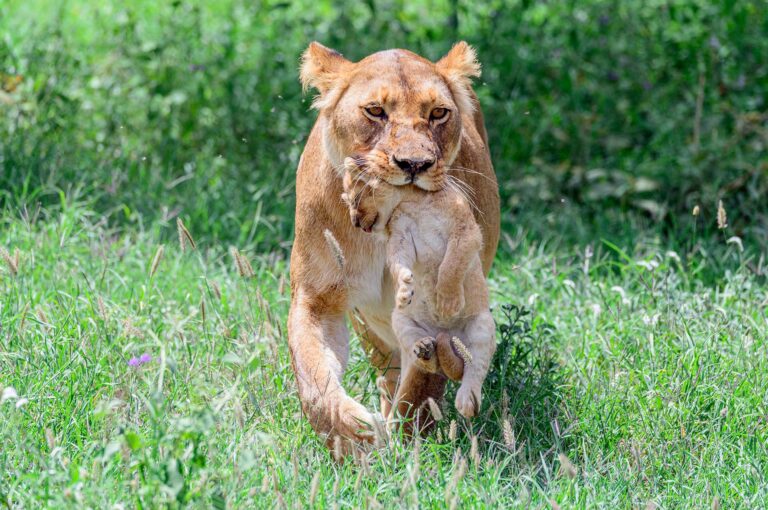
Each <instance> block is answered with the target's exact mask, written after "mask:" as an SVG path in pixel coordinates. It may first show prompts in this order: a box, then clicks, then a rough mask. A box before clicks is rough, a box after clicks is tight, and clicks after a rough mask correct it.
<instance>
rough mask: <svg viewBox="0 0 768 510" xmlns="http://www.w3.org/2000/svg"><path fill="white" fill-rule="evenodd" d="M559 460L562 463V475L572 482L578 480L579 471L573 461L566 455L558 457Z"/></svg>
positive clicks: (562, 454)
mask: <svg viewBox="0 0 768 510" xmlns="http://www.w3.org/2000/svg"><path fill="white" fill-rule="evenodd" d="M557 458H558V460H559V461H560V473H561V474H562V475H564V476H565V477H567V478H570V479H571V480H573V479H574V478H576V475H577V474H578V471H577V470H576V466H574V465H573V462H571V459H569V458H568V457H567V456H566V455H565V454H564V453H561V454H560V455H558V456H557Z"/></svg>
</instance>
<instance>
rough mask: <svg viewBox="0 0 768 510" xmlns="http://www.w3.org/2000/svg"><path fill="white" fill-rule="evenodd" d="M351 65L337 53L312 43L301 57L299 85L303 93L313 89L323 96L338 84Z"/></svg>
mask: <svg viewBox="0 0 768 510" xmlns="http://www.w3.org/2000/svg"><path fill="white" fill-rule="evenodd" d="M351 65H352V62H350V61H349V60H347V59H345V58H344V57H342V56H341V53H339V52H338V51H336V50H332V49H331V48H326V47H325V46H323V45H322V44H320V43H319V42H313V43H311V44H310V45H309V47H308V48H307V49H306V50H305V51H304V53H303V54H302V56H301V74H300V76H301V85H302V87H303V88H304V91H305V92H306V91H307V89H309V88H315V89H317V91H318V92H320V95H321V96H324V95H326V94H327V93H328V92H329V91H330V90H332V89H333V88H334V87H335V86H336V85H337V84H338V83H339V82H340V80H341V77H342V75H343V74H344V72H345V71H346V70H348V69H349V67H350V66H351Z"/></svg>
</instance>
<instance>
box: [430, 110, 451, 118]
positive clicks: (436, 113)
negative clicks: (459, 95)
mask: <svg viewBox="0 0 768 510" xmlns="http://www.w3.org/2000/svg"><path fill="white" fill-rule="evenodd" d="M446 115H448V109H447V108H435V109H434V110H432V113H431V114H430V116H429V117H430V119H432V120H440V119H442V118H444V117H445V116H446Z"/></svg>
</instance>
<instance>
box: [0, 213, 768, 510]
mask: <svg viewBox="0 0 768 510" xmlns="http://www.w3.org/2000/svg"><path fill="white" fill-rule="evenodd" d="M193 234H194V233H193ZM724 234H727V233H724ZM173 235H174V231H173V228H172V227H171V226H169V225H165V224H161V223H157V224H151V225H147V226H145V229H144V230H141V229H132V230H127V231H124V230H115V229H113V228H111V227H110V226H109V222H108V221H102V217H101V216H100V215H96V214H94V213H92V212H90V211H89V210H88V209H87V208H86V207H84V206H83V205H78V204H74V205H73V204H69V205H63V206H61V207H58V208H56V209H52V210H50V211H43V214H41V215H40V217H39V218H35V215H30V214H28V215H25V216H24V217H23V218H19V217H18V216H15V217H12V216H11V215H10V214H5V215H4V216H3V220H2V229H1V230H0V245H1V246H4V247H6V248H7V249H8V250H9V251H10V252H11V253H13V251H14V250H15V249H18V250H19V252H20V260H19V264H18V266H19V267H18V274H16V275H14V274H12V272H11V270H10V268H9V267H8V266H7V265H4V267H3V269H2V271H1V272H0V304H1V305H0V387H3V388H7V387H12V388H14V389H15V391H16V393H17V394H18V397H19V398H20V399H25V400H24V401H20V400H17V399H8V400H7V401H6V402H4V403H3V404H2V405H0V445H2V447H0V502H2V504H4V505H5V506H6V507H10V508H17V507H20V508H36V507H42V506H49V507H82V506H86V507H88V506H90V507H95V508H109V507H112V506H113V505H117V504H122V505H123V506H124V507H125V508H133V507H141V508H156V507H159V506H168V507H176V506H186V505H189V506H193V507H199V508H211V507H214V508H225V507H226V508H241V507H263V508H266V507H273V506H274V505H276V504H278V503H280V502H284V503H285V505H286V506H287V507H294V506H296V507H304V506H306V505H307V504H308V501H309V497H310V493H311V491H312V489H311V487H312V485H313V480H314V481H315V483H316V484H318V489H317V491H316V498H315V500H314V505H315V506H316V507H317V508H328V507H331V506H337V507H338V508H361V507H362V508H373V507H376V502H378V503H379V504H380V505H382V506H384V507H386V508H391V507H398V506H402V507H410V506H415V505H419V506H421V507H423V508H440V507H442V506H443V505H445V504H446V502H447V503H451V502H454V503H455V504H456V505H457V508H466V507H470V508H471V507H479V506H507V505H508V506H513V507H526V506H529V505H532V506H533V507H534V508H537V507H541V506H544V507H547V506H549V505H552V506H554V504H558V505H560V506H561V507H562V508H581V507H585V506H588V507H591V508H595V507H600V508H644V507H645V505H646V504H648V502H653V503H654V504H656V505H657V506H658V507H659V508H681V507H695V508H702V507H709V506H710V505H715V504H717V503H714V502H715V501H716V500H717V501H719V505H720V508H739V507H741V508H759V507H763V506H765V505H766V504H767V503H768V484H767V483H766V475H765V473H766V472H768V465H767V464H768V462H767V461H766V459H768V455H767V454H768V452H766V439H768V409H766V400H765V399H766V395H767V394H768V338H766V331H768V311H767V310H768V291H767V290H766V289H767V286H766V278H765V274H764V271H765V262H764V260H761V259H760V257H759V256H755V255H756V254H752V253H750V252H749V251H747V253H741V252H740V251H739V250H738V246H737V245H735V244H733V243H731V244H725V242H724V241H722V242H714V243H712V245H711V246H708V247H707V248H706V249H704V248H703V247H702V243H701V242H699V240H697V239H693V238H692V239H690V240H689V241H690V244H689V245H688V246H689V248H681V249H679V251H678V253H677V254H673V253H667V252H666V251H665V250H664V249H660V248H659V246H658V243H656V242H654V241H653V239H652V238H650V239H646V240H643V239H641V240H639V241H637V242H634V243H633V242H630V241H628V240H627V238H625V239H613V240H606V241H603V242H601V243H595V244H594V245H592V246H591V249H590V250H589V251H586V247H585V246H581V247H573V246H571V245H567V244H563V243H559V242H558V239H557V238H554V237H553V238H549V239H540V238H538V237H537V236H531V235H527V234H526V233H525V232H521V233H519V235H517V236H513V237H512V238H510V239H509V243H508V246H507V248H506V250H507V252H508V253H507V254H506V255H504V256H503V257H502V258H500V259H499V260H497V262H496V265H495V268H494V271H493V274H492V277H491V287H492V298H493V302H494V309H495V314H496V317H497V320H498V324H499V328H500V332H499V338H500V341H501V347H500V348H499V351H498V355H497V359H496V360H495V363H494V370H493V372H492V373H491V375H490V377H489V379H488V382H487V384H486V388H485V392H486V398H485V400H484V407H483V411H482V413H481V417H479V418H478V419H476V420H474V421H473V422H471V423H470V422H467V421H464V420H462V419H460V418H459V417H458V416H457V414H456V413H455V410H453V409H452V406H451V404H450V403H451V401H452V400H451V397H450V396H449V397H448V398H447V400H446V403H444V404H443V409H444V412H445V414H446V416H445V418H444V419H443V420H442V421H441V422H440V424H439V427H438V430H437V432H436V433H435V434H432V435H430V436H428V437H426V438H424V439H423V440H422V441H418V442H413V441H407V440H403V439H402V438H399V437H396V438H394V439H393V440H392V442H391V444H389V445H387V446H386V447H384V448H382V449H380V450H376V451H373V452H371V453H369V454H368V455H367V457H366V459H365V461H364V462H363V463H357V464H355V463H352V462H347V463H346V464H344V465H338V464H336V463H335V462H333V461H332V459H331V457H330V455H329V453H328V452H327V450H325V449H324V447H323V446H322V444H321V442H320V441H319V440H318V439H317V437H316V436H315V435H314V433H313V432H312V430H311V429H310V427H309V425H308V423H307V421H306V420H305V419H304V418H303V417H302V416H301V411H300V406H299V401H298V398H297V395H296V388H295V384H294V381H293V376H292V372H291V369H290V360H289V356H288V352H287V348H286V341H285V320H286V313H287V310H288V304H289V290H288V289H289V287H288V285H287V284H286V282H287V277H288V274H287V268H286V262H285V260H284V259H283V257H281V256H256V255H254V254H253V253H247V252H246V253H247V255H248V257H249V258H250V259H251V261H252V264H253V266H254V270H255V272H256V276H255V277H254V278H252V279H249V280H245V279H243V278H241V277H240V276H239V275H238V273H237V271H236V269H235V266H234V263H233V262H232V260H231V258H230V256H229V255H228V254H227V247H226V246H207V245H206V244H205V242H201V243H200V244H199V245H198V249H197V250H196V251H187V252H185V253H182V252H181V251H180V250H179V248H178V245H177V244H175V243H171V242H167V240H168V239H169V238H171V236H173ZM725 237H726V236H725V235H724V236H723V239H725ZM160 240H166V245H165V248H164V254H163V258H162V260H161V261H160V264H159V266H158V267H157V271H156V273H155V274H154V275H153V276H150V274H149V272H150V268H151V267H150V266H151V261H152V259H153V256H154V254H155V253H156V250H157V247H158V245H159V244H158V243H159V242H160ZM589 253H592V255H591V256H589V257H587V255H588V254H589ZM678 258H679V259H680V260H678ZM704 275H707V276H706V278H705V277H704ZM710 281H714V282H715V283H710ZM619 288H620V289H621V290H620V289H619ZM509 304H511V305H522V306H524V307H526V308H528V309H530V310H531V314H529V315H522V316H521V317H517V312H518V311H519V310H518V309H517V308H516V307H504V305H509ZM203 309H204V310H205V312H204V313H203ZM142 353H149V354H151V356H152V357H153V360H152V361H151V362H149V363H147V364H145V365H143V366H140V367H131V366H129V364H128V360H129V359H130V358H131V357H134V356H139V355H141V354H142ZM374 380H375V374H374V373H373V372H372V371H371V370H370V368H369V366H368V365H367V363H366V361H365V359H364V357H363V353H362V349H361V348H360V347H359V345H358V343H357V341H356V340H353V350H352V361H351V363H350V369H349V371H348V374H347V376H346V385H347V388H348V390H349V391H350V393H351V394H352V395H354V396H355V397H357V398H359V399H361V401H362V402H364V403H365V404H366V405H367V406H369V407H371V408H373V407H374V405H375V403H376V402H377V400H378V397H377V393H376V389H375V384H374ZM19 402H23V405H21V406H20V407H16V404H17V403H19ZM504 419H507V420H508V421H509V423H510V425H511V429H512V430H513V432H514V445H512V444H510V439H512V438H510V437H509V435H507V437H506V438H505V437H504V434H503V432H502V431H503V420H504ZM453 420H456V422H457V429H458V433H457V435H456V437H455V439H450V438H449V435H450V434H449V429H450V423H451V421H453ZM473 437H475V438H477V445H478V448H477V453H476V454H475V453H474V452H473V451H472V438H473ZM561 454H562V455H564V456H565V457H567V458H568V459H570V462H572V463H573V465H574V466H575V472H571V473H570V474H569V472H568V470H567V469H563V468H562V467H561V457H560V455H561ZM462 459H463V460H462ZM465 462H466V472H465V473H464V475H463V477H461V478H459V476H458V475H459V473H460V472H461V471H463V468H462V467H461V466H462V465H463V463H465Z"/></svg>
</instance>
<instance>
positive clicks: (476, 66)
mask: <svg viewBox="0 0 768 510" xmlns="http://www.w3.org/2000/svg"><path fill="white" fill-rule="evenodd" d="M435 67H436V68H437V71H438V72H439V73H440V74H442V75H443V77H445V79H446V81H447V82H448V86H449V87H450V88H451V92H452V93H453V96H454V99H455V100H456V104H457V105H458V106H459V108H460V109H461V110H462V111H464V112H467V113H470V112H472V110H474V108H475V106H474V101H473V100H472V92H471V91H472V78H473V77H478V76H480V63H479V62H478V61H477V56H476V54H475V49H474V48H473V47H472V46H470V45H469V44H467V43H466V42H464V41H460V42H457V43H456V44H454V45H453V48H451V51H449V52H448V53H447V54H446V55H445V56H444V57H443V58H441V59H440V60H438V61H437V63H436V64H435Z"/></svg>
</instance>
